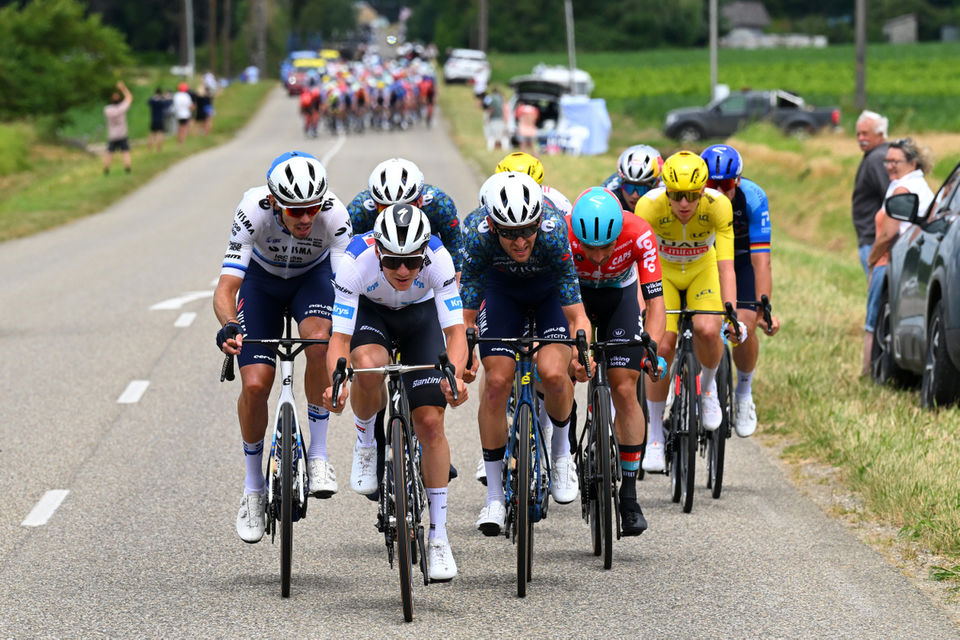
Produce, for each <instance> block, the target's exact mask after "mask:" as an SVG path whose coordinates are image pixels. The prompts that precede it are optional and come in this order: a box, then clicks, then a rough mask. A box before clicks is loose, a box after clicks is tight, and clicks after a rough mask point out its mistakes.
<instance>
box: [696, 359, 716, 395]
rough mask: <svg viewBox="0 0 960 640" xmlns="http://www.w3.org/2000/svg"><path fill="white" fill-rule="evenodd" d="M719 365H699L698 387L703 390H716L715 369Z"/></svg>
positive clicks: (714, 391)
mask: <svg viewBox="0 0 960 640" xmlns="http://www.w3.org/2000/svg"><path fill="white" fill-rule="evenodd" d="M719 368H720V367H719V366H716V367H714V368H713V369H711V368H710V367H704V366H701V367H700V389H701V390H702V391H704V392H708V391H709V392H712V393H716V392H717V369H719Z"/></svg>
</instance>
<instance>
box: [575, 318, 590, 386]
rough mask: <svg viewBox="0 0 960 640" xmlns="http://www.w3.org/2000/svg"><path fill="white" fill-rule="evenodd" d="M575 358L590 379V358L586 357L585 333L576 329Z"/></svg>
mask: <svg viewBox="0 0 960 640" xmlns="http://www.w3.org/2000/svg"><path fill="white" fill-rule="evenodd" d="M577 357H578V358H579V359H580V364H582V365H583V368H584V369H586V371H587V377H588V378H589V377H590V358H589V357H588V356H587V332H586V331H584V330H583V329H577Z"/></svg>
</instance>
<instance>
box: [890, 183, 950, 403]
mask: <svg viewBox="0 0 960 640" xmlns="http://www.w3.org/2000/svg"><path fill="white" fill-rule="evenodd" d="M958 191H960V164H958V165H957V166H956V167H954V169H953V173H951V174H950V177H949V178H947V180H946V182H944V183H943V186H942V187H940V190H939V191H938V192H937V195H936V197H934V199H933V202H932V203H931V204H930V207H929V209H928V210H927V211H919V212H918V211H917V208H918V205H919V198H918V197H917V196H916V195H915V194H912V193H904V194H899V195H895V196H891V197H890V198H888V199H887V201H886V204H885V209H886V211H887V214H888V215H889V216H890V217H892V218H895V219H897V220H901V221H905V222H910V223H912V226H911V227H909V228H908V229H907V230H906V231H905V232H903V233H902V234H901V235H900V237H899V238H898V239H897V241H896V242H895V243H894V245H893V247H892V248H891V250H890V262H889V265H888V266H887V270H886V276H885V282H884V287H883V292H882V294H881V296H882V297H881V304H882V307H881V311H880V317H879V318H878V319H877V326H876V331H875V333H874V345H873V353H872V358H871V361H872V371H873V377H874V380H876V381H877V382H879V383H885V382H887V381H893V382H896V383H901V384H908V383H911V382H913V381H915V380H916V377H917V376H919V377H920V378H921V385H920V400H921V403H922V404H923V406H924V407H936V406H944V405H948V404H953V403H955V402H957V400H958V398H960V221H958V218H960V196H958V195H957V192H958Z"/></svg>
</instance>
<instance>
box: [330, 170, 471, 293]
mask: <svg viewBox="0 0 960 640" xmlns="http://www.w3.org/2000/svg"><path fill="white" fill-rule="evenodd" d="M368 186H369V188H368V189H364V190H363V191H361V192H360V193H358V194H357V196H356V197H355V198H354V199H353V200H352V201H351V202H350V204H349V205H347V211H348V212H349V213H350V222H351V224H352V225H353V230H354V233H356V234H357V235H359V234H361V233H366V232H367V231H370V230H372V229H373V222H374V220H376V218H377V215H378V214H379V213H380V212H381V211H383V210H384V209H386V208H387V207H388V206H390V205H392V204H412V205H414V206H415V207H417V208H419V209H420V210H421V211H423V213H424V214H425V215H426V216H427V219H428V220H429V221H430V228H431V229H433V230H434V233H435V234H436V235H438V236H439V237H440V240H441V241H442V242H443V246H444V247H446V249H447V251H448V252H449V253H450V255H451V256H452V257H453V263H454V265H455V266H456V268H457V275H458V277H459V274H460V262H461V260H462V258H461V256H460V250H461V248H462V247H463V237H462V236H461V232H460V218H458V217H457V206H456V205H455V204H454V203H453V200H452V199H451V198H450V196H448V195H447V194H446V193H444V192H443V191H442V190H440V189H438V188H437V187H435V186H433V185H430V184H424V182H423V173H422V172H421V171H420V168H419V167H417V165H416V164H414V163H413V162H411V161H410V160H407V159H405V158H390V159H389V160H384V161H383V162H381V163H380V164H378V165H377V166H376V167H375V168H374V169H373V172H371V173H370V179H369V180H368Z"/></svg>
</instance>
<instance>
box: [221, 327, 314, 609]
mask: <svg viewBox="0 0 960 640" xmlns="http://www.w3.org/2000/svg"><path fill="white" fill-rule="evenodd" d="M284 319H285V320H284V322H285V329H284V333H283V337H282V338H276V339H259V338H246V337H245V338H244V339H243V343H244V344H262V345H265V346H267V347H269V348H270V349H272V350H273V352H274V354H276V357H277V359H278V360H279V361H280V380H281V384H280V399H279V401H278V402H277V410H276V418H275V420H274V421H273V425H274V427H273V436H272V437H271V440H270V455H269V457H268V458H267V495H266V506H265V510H266V513H265V525H266V526H265V533H267V534H269V535H270V541H271V542H274V541H275V539H276V535H277V530H278V529H279V531H280V595H281V596H282V597H284V598H288V597H290V575H291V568H292V564H293V523H294V522H297V521H298V520H300V519H302V518H303V517H304V516H306V515H307V496H308V495H309V493H310V489H309V478H308V476H307V466H306V465H307V456H306V449H305V447H304V446H303V435H302V433H301V431H300V421H299V420H298V419H297V407H296V401H295V400H294V397H293V360H294V358H296V357H297V355H299V354H300V352H302V351H303V350H304V349H306V348H307V347H309V346H311V345H316V344H327V342H328V341H327V340H317V339H306V338H294V337H293V336H292V324H293V319H292V318H291V316H290V314H289V311H284ZM234 377H235V375H234V364H233V356H229V355H228V356H227V357H226V358H224V361H223V367H222V369H221V371H220V381H221V382H223V381H224V380H231V381H232V380H233V379H234Z"/></svg>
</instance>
